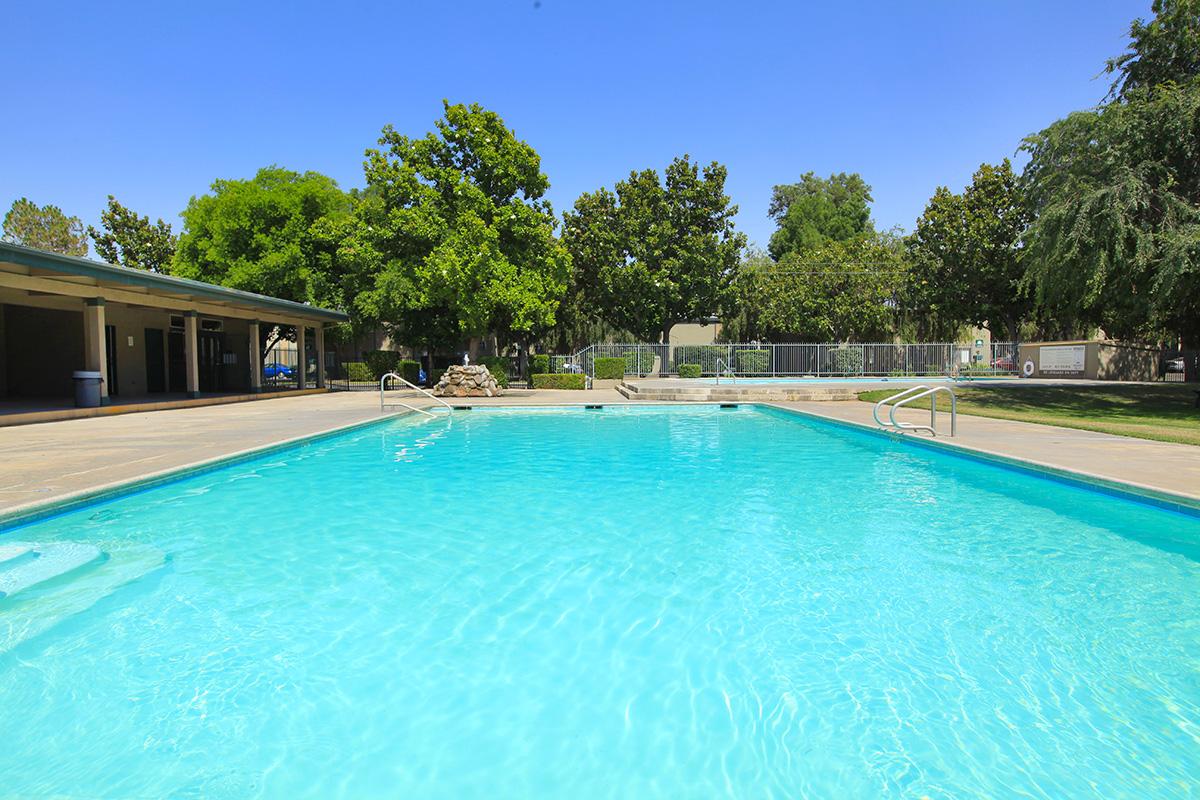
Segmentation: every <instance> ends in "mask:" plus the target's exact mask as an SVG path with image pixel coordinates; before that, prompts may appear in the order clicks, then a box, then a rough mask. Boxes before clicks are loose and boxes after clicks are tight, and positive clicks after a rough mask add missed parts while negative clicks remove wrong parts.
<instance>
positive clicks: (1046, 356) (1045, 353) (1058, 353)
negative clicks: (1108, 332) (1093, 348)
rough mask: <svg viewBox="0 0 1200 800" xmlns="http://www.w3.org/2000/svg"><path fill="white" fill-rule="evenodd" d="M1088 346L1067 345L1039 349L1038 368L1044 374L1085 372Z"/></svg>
mask: <svg viewBox="0 0 1200 800" xmlns="http://www.w3.org/2000/svg"><path fill="white" fill-rule="evenodd" d="M1086 355H1087V345H1083V344H1065V345H1055V346H1054V347H1042V348H1039V349H1038V368H1039V370H1040V371H1042V372H1060V373H1068V372H1083V364H1084V359H1085V357H1086Z"/></svg>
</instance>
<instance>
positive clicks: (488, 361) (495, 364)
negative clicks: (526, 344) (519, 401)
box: [479, 356, 508, 389]
mask: <svg viewBox="0 0 1200 800" xmlns="http://www.w3.org/2000/svg"><path fill="white" fill-rule="evenodd" d="M479 363H480V364H483V365H484V366H485V367H487V371H488V372H490V373H492V377H493V378H495V379H496V384H497V385H498V386H499V387H500V388H501V389H507V388H508V359H507V358H503V357H502V356H482V357H480V359H479Z"/></svg>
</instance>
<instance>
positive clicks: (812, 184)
mask: <svg viewBox="0 0 1200 800" xmlns="http://www.w3.org/2000/svg"><path fill="white" fill-rule="evenodd" d="M871 202H872V200H871V187H870V186H868V185H867V183H866V181H864V180H863V179H862V176H861V175H859V174H858V173H852V174H847V173H845V172H839V173H837V174H835V175H830V176H829V177H828V178H819V177H817V176H816V175H815V174H814V173H812V172H808V173H805V174H804V175H802V176H801V178H800V182H799V183H789V184H784V185H782V186H776V187H775V188H774V190H773V191H772V193H771V206H770V209H769V210H768V213H769V214H770V215H771V217H772V218H773V219H774V220H775V223H776V224H777V225H778V226H779V227H778V229H777V230H776V231H775V233H773V234H771V241H770V243H769V245H768V246H767V250H768V252H769V253H770V255H771V257H772V258H774V259H775V260H776V261H778V260H779V259H781V258H783V257H784V256H785V255H787V254H788V253H802V252H804V251H805V250H811V249H814V248H818V247H823V246H825V245H827V244H829V243H831V242H845V241H849V240H851V239H854V238H855V237H858V236H861V235H862V234H864V233H869V232H870V231H871V230H872V225H871V207H870V206H871Z"/></svg>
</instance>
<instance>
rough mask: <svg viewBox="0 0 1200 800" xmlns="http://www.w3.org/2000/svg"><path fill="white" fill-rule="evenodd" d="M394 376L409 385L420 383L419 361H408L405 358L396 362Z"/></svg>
mask: <svg viewBox="0 0 1200 800" xmlns="http://www.w3.org/2000/svg"><path fill="white" fill-rule="evenodd" d="M396 374H397V375H399V376H400V377H401V378H404V380H406V381H408V382H409V383H420V382H421V364H420V362H419V361H410V360H408V359H407V358H402V359H400V360H399V361H397V362H396Z"/></svg>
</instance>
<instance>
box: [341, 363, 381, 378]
mask: <svg viewBox="0 0 1200 800" xmlns="http://www.w3.org/2000/svg"><path fill="white" fill-rule="evenodd" d="M343 366H345V367H346V379H347V380H351V381H365V382H367V383H374V382H375V376H374V375H372V374H371V370H370V369H368V368H367V365H366V364H364V363H363V362H361V361H347V362H346V363H345V364H344V365H343Z"/></svg>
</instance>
